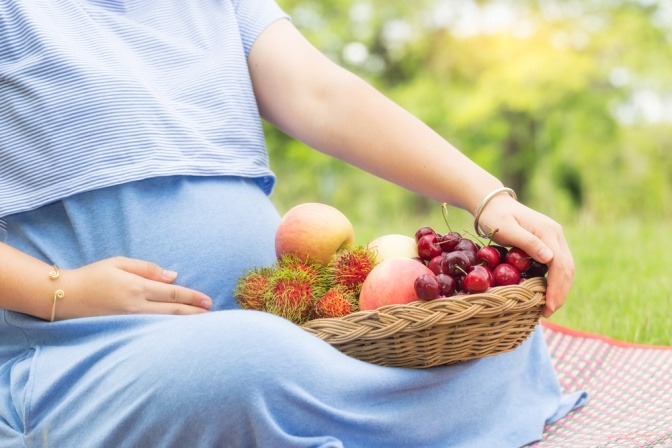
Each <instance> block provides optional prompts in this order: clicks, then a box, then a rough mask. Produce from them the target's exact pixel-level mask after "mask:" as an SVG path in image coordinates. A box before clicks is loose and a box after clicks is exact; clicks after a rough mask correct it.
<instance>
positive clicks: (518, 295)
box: [301, 277, 546, 368]
mask: <svg viewBox="0 0 672 448" xmlns="http://www.w3.org/2000/svg"><path fill="white" fill-rule="evenodd" d="M545 292H546V278H545V277H534V278H530V279H526V280H525V281H523V282H521V283H520V284H517V285H510V286H499V287H493V288H490V289H489V290H488V291H486V292H484V293H479V294H462V295H458V296H452V297H446V298H441V299H435V300H431V301H422V300H418V301H415V302H411V303H408V304H404V305H385V306H382V307H380V308H377V309H375V310H364V311H356V312H354V313H350V314H348V315H346V316H343V317H338V318H320V319H313V320H309V321H307V322H305V323H304V324H303V325H301V327H302V328H303V329H304V330H306V331H308V332H309V333H311V334H313V335H315V336H317V337H318V338H320V339H322V340H324V341H326V342H328V343H329V344H331V345H332V346H334V347H336V348H337V349H339V350H341V351H342V352H344V353H345V354H347V355H350V356H352V357H355V358H358V359H361V360H363V361H367V362H372V363H374V364H379V365H387V366H398V367H412V368H427V367H434V366H437V365H446V364H454V363H457V362H461V361H466V360H470V359H475V358H481V357H485V356H491V355H495V354H499V353H503V352H505V351H509V350H513V349H514V348H516V347H517V346H518V345H520V344H521V343H522V342H523V341H524V340H525V339H526V338H527V337H528V336H529V335H530V333H532V331H533V330H534V328H535V327H536V325H537V324H538V323H539V319H540V317H541V311H542V309H543V306H544V304H545Z"/></svg>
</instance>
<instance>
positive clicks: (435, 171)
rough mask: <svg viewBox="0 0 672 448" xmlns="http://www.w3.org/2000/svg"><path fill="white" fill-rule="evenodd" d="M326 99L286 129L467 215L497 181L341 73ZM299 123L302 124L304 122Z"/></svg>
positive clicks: (409, 116)
mask: <svg viewBox="0 0 672 448" xmlns="http://www.w3.org/2000/svg"><path fill="white" fill-rule="evenodd" d="M337 78H340V79H339V80H338V81H337V82H332V83H331V85H330V89H329V97H328V98H323V99H322V100H323V101H324V103H323V104H322V105H321V107H320V108H315V109H317V110H315V111H314V113H313V114H312V115H311V116H310V117H304V118H305V119H306V120H311V122H310V125H304V126H300V127H298V128H297V129H294V130H292V132H293V133H294V134H295V135H296V137H297V138H300V139H301V140H303V141H305V142H306V143H307V144H309V145H311V146H313V147H314V148H317V149H319V150H320V151H323V152H325V153H327V154H330V155H332V156H335V157H338V158H340V159H343V160H345V161H347V162H350V163H352V164H353V165H356V166H358V167H360V168H362V169H364V170H366V171H369V172H371V173H373V174H375V175H378V176H380V177H382V178H385V179H387V180H390V181H392V182H394V183H397V184H399V185H402V186H404V187H406V188H408V189H409V190H412V191H415V192H418V193H420V194H422V195H425V196H427V197H431V198H434V199H436V200H438V201H441V202H449V203H451V204H452V205H455V206H458V207H462V208H464V209H466V210H468V211H471V212H473V210H474V209H475V208H476V207H477V205H478V203H479V202H480V201H481V200H482V199H483V197H484V196H485V195H486V194H487V193H488V192H490V191H492V190H493V189H494V188H497V187H499V186H501V182H500V181H499V180H498V179H496V178H495V177H494V176H492V175H490V174H489V173H487V172H486V171H485V170H483V169H482V168H481V167H479V166H477V165H476V164H475V163H473V162H472V161H471V160H469V159H468V158H467V157H465V156H464V154H462V153H461V152H460V151H459V150H457V149H456V148H455V147H454V146H452V145H451V144H450V143H449V142H447V141H446V140H445V139H444V138H442V137H441V136H440V135H438V134H437V133H436V132H434V131H433V130H432V129H431V128H429V127H428V126H427V125H425V124H424V123H422V122H421V121H420V120H419V119H417V118H416V117H415V116H413V115H412V114H410V113H409V112H407V111H405V110H404V109H402V108H401V107H399V106H398V105H396V104H395V103H393V102H392V101H390V100H389V99H387V98H386V97H385V96H383V95H382V94H380V93H379V92H378V91H376V90H375V89H374V88H373V87H371V86H370V85H368V84H367V83H365V82H364V81H362V80H361V79H360V78H357V77H355V76H353V75H350V74H349V73H347V72H345V71H343V72H342V73H340V74H339V75H337ZM303 123H306V122H305V121H304V122H303Z"/></svg>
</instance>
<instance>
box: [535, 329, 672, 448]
mask: <svg viewBox="0 0 672 448" xmlns="http://www.w3.org/2000/svg"><path fill="white" fill-rule="evenodd" d="M543 328H544V335H545V338H546V340H547V342H548V347H549V352H550V354H551V358H552V359H553V363H554V365H555V368H556V370H557V374H558V379H559V381H560V384H561V386H562V387H563V389H564V390H566V391H574V390H579V389H583V390H585V391H586V392H588V395H589V398H588V402H587V403H586V404H585V405H584V406H583V407H581V408H579V409H578V410H576V411H574V412H572V413H570V414H569V415H568V416H567V417H565V418H563V419H561V420H559V421H558V422H556V423H553V424H550V425H547V426H546V428H545V430H544V436H543V438H542V440H540V441H539V442H536V443H533V444H531V445H529V447H531V448H550V447H552V448H565V447H566V448H598V447H599V448H611V447H633V448H634V447H637V448H640V447H652V448H653V447H655V448H662V447H666V448H669V447H672V347H669V346H646V345H638V344H630V343H626V342H621V341H617V340H614V339H611V338H608V337H605V336H601V335H596V334H591V333H586V332H581V331H576V330H572V329H568V328H564V327H562V326H560V325H557V324H554V323H551V322H548V321H544V322H543Z"/></svg>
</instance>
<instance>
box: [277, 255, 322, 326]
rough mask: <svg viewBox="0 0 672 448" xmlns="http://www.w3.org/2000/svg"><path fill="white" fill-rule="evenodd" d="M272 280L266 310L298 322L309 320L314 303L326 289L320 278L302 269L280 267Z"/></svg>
mask: <svg viewBox="0 0 672 448" xmlns="http://www.w3.org/2000/svg"><path fill="white" fill-rule="evenodd" d="M270 282H271V285H270V289H269V290H268V292H267V294H266V297H265V303H266V311H268V312H270V313H273V314H275V315H278V316H280V317H284V318H285V319H288V320H290V321H292V322H294V323H296V324H302V323H303V322H305V321H306V320H308V318H309V316H310V314H311V312H312V309H313V304H314V303H315V301H316V300H317V298H318V297H319V296H320V295H321V294H322V292H323V291H324V290H323V288H322V286H321V283H320V280H319V278H315V277H314V276H313V275H312V274H311V273H308V272H305V271H303V270H300V269H299V270H297V269H294V268H292V269H290V268H287V267H278V268H277V269H276V270H275V271H274V272H273V275H272V276H271V278H270Z"/></svg>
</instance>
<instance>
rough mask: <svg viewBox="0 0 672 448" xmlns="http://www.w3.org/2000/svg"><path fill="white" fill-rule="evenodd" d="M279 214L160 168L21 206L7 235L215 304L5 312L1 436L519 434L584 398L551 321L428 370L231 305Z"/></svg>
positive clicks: (387, 439)
mask: <svg viewBox="0 0 672 448" xmlns="http://www.w3.org/2000/svg"><path fill="white" fill-rule="evenodd" d="M278 221H279V215H278V213H277V211H276V209H275V208H274V207H273V205H272V203H271V201H270V200H269V198H268V197H267V196H266V195H265V194H264V193H263V192H262V190H261V189H260V188H259V187H258V185H257V184H256V183H255V182H254V181H251V180H246V179H241V178H235V177H219V178H213V177H203V178H197V177H163V178H155V179H149V180H144V181H140V182H135V183H130V184H125V185H119V186H115V187H109V188H104V189H100V190H95V191H90V192H87V193H83V194H78V195H75V196H72V197H69V198H66V199H64V200H62V201H59V202H57V203H53V204H50V205H48V206H45V207H42V208H40V209H38V210H35V211H30V212H26V213H21V214H18V215H13V216H9V217H8V219H7V222H8V230H7V235H6V241H7V243H9V244H10V245H12V246H15V247H17V248H19V249H21V250H23V251H25V252H27V253H29V254H31V255H33V256H35V257H38V258H40V259H42V260H45V261H46V262H48V263H53V264H57V265H58V266H60V267H62V268H77V267H80V266H82V265H85V264H88V263H91V262H94V261H97V260H100V259H103V258H107V257H112V256H117V255H124V256H128V257H133V258H139V259H143V260H148V261H153V262H155V263H158V264H159V265H161V266H162V267H164V268H166V269H171V270H174V271H177V272H178V273H179V276H178V283H180V284H183V285H185V286H188V287H190V288H194V289H197V290H200V291H202V292H204V293H206V294H208V295H210V296H211V297H212V298H213V300H214V306H213V311H211V312H209V313H205V314H200V315H194V316H163V315H131V316H110V317H93V318H83V319H72V320H67V321H59V322H54V323H50V322H45V321H42V320H40V319H37V318H33V317H30V316H27V315H23V314H19V313H14V312H10V311H6V310H0V447H1V448H4V447H7V448H9V447H12V448H14V447H20V446H29V447H33V446H35V447H47V446H50V447H66V446H78V447H103V446H104V447H140V446H147V447H150V446H151V447H185V446H192V447H256V446H259V447H340V446H346V447H364V448H370V447H374V446H375V447H409V446H413V447H441V448H446V447H479V448H480V447H494V446H496V447H520V446H523V445H525V444H528V443H530V442H532V441H534V440H537V439H539V438H540V437H541V434H542V431H543V427H544V424H545V423H547V422H550V421H554V420H557V419H558V418H561V417H563V416H564V415H565V414H566V413H567V412H569V411H571V410H572V409H574V408H575V407H577V406H579V405H580V404H581V403H582V402H583V400H584V398H585V396H584V394H583V393H581V392H576V393H573V394H570V395H563V394H562V393H561V391H560V388H559V385H558V382H557V380H556V377H555V373H554V371H553V368H552V364H551V360H550V358H549V356H548V354H547V351H546V346H545V343H544V339H543V335H542V333H541V330H540V329H537V331H535V332H534V333H533V335H532V336H531V337H530V338H529V339H528V340H527V341H526V342H525V343H523V344H522V345H521V346H520V347H519V348H518V349H516V350H515V351H512V352H509V353H505V354H502V355H498V356H493V357H489V358H484V359H480V360H475V361H469V362H465V363H462V364H459V365H454V366H446V367H436V368H431V369H424V370H415V369H404V368H394V367H381V366H376V365H372V364H368V363H365V362H362V361H359V360H356V359H353V358H350V357H348V356H346V355H343V354H342V353H340V352H339V351H337V350H336V349H334V348H333V347H331V346H330V345H328V344H327V343H325V342H322V341H320V340H319V339H317V338H315V337H314V336H312V335H310V334H308V333H307V332H305V331H304V330H302V329H301V328H299V327H298V326H296V325H294V324H292V323H290V322H289V321H286V320H284V319H281V318H279V317H276V316H273V315H270V314H267V313H261V312H255V311H243V310H239V309H236V308H237V305H236V303H235V300H234V299H233V296H232V291H233V288H234V287H235V284H236V281H237V279H238V277H239V276H240V275H241V274H242V273H243V272H244V271H245V270H246V269H248V268H251V267H255V266H263V265H270V264H272V263H273V262H274V261H275V253H274V241H273V239H274V233H275V228H276V226H277V224H278ZM45 275H46V274H45ZM45 306H46V307H49V306H50V303H49V300H48V298H45Z"/></svg>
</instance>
